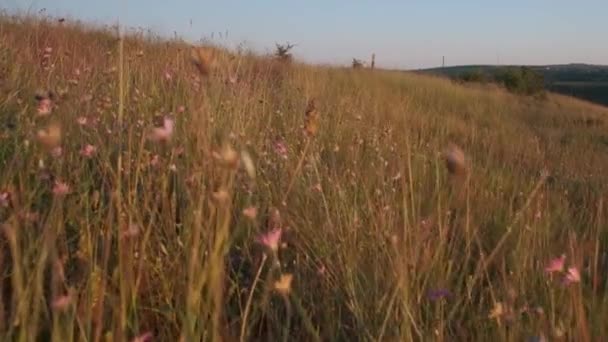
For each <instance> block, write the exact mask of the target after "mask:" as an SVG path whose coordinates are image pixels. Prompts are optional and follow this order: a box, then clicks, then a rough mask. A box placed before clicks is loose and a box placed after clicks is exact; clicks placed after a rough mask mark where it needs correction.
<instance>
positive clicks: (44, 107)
mask: <svg viewBox="0 0 608 342" xmlns="http://www.w3.org/2000/svg"><path fill="white" fill-rule="evenodd" d="M37 110H38V115H39V116H47V115H50V114H51V112H52V111H53V101H51V99H49V98H44V99H41V100H40V101H38V108H37Z"/></svg>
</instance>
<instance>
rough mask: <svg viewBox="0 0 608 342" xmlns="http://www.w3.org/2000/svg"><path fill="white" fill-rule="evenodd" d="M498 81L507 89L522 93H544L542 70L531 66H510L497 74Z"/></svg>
mask: <svg viewBox="0 0 608 342" xmlns="http://www.w3.org/2000/svg"><path fill="white" fill-rule="evenodd" d="M495 78H496V82H498V83H500V84H502V85H503V86H504V87H505V88H507V90H509V91H510V92H513V93H516V94H522V95H542V94H543V93H544V90H545V79H544V76H543V74H542V73H541V72H539V71H536V70H534V69H532V68H529V67H524V66H522V67H510V68H506V69H504V70H503V71H501V72H499V73H498V74H497V75H496V77H495Z"/></svg>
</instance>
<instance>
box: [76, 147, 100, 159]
mask: <svg viewBox="0 0 608 342" xmlns="http://www.w3.org/2000/svg"><path fill="white" fill-rule="evenodd" d="M95 152H97V147H95V146H93V145H91V144H86V145H85V146H83V147H82V149H81V150H80V155H81V156H83V157H87V158H91V157H92V156H93V155H94V154H95Z"/></svg>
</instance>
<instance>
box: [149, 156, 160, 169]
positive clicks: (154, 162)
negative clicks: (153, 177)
mask: <svg viewBox="0 0 608 342" xmlns="http://www.w3.org/2000/svg"><path fill="white" fill-rule="evenodd" d="M159 164H160V156H159V155H158V154H155V155H153V156H152V159H150V166H152V167H157V166H158V165H159Z"/></svg>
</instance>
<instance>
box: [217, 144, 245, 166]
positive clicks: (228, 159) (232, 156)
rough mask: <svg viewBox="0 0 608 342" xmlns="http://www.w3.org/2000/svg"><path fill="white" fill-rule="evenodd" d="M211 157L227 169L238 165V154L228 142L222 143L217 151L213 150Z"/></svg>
mask: <svg viewBox="0 0 608 342" xmlns="http://www.w3.org/2000/svg"><path fill="white" fill-rule="evenodd" d="M213 158H215V159H216V160H217V161H219V162H220V164H221V165H222V166H223V167H226V168H229V169H236V168H237V167H238V166H239V154H238V153H237V152H236V151H235V150H234V149H233V148H232V146H230V144H224V147H222V150H221V151H220V152H219V153H218V152H213Z"/></svg>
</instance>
